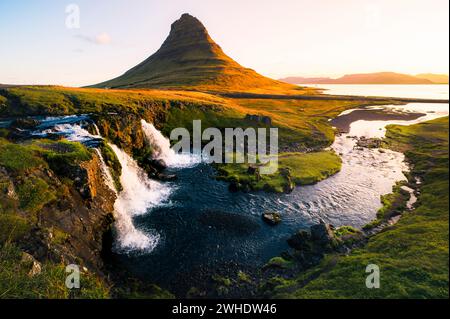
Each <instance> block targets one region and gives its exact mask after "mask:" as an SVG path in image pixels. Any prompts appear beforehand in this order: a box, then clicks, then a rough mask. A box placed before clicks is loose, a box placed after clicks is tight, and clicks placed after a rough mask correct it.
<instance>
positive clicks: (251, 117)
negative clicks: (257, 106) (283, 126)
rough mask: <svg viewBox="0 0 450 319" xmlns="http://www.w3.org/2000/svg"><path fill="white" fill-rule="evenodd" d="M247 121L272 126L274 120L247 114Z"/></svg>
mask: <svg viewBox="0 0 450 319" xmlns="http://www.w3.org/2000/svg"><path fill="white" fill-rule="evenodd" d="M245 119H246V120H248V121H252V122H257V123H261V124H265V125H269V126H270V125H272V119H271V118H270V117H269V116H264V115H254V114H246V115H245Z"/></svg>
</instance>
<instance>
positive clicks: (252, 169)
mask: <svg viewBox="0 0 450 319" xmlns="http://www.w3.org/2000/svg"><path fill="white" fill-rule="evenodd" d="M257 172H259V168H258V166H253V165H250V166H249V167H248V169H247V174H250V175H255V174H256V173H257Z"/></svg>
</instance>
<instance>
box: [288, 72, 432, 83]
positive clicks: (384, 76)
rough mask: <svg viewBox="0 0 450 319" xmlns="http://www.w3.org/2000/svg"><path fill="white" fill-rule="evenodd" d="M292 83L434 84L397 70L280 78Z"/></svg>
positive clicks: (424, 78)
mask: <svg viewBox="0 0 450 319" xmlns="http://www.w3.org/2000/svg"><path fill="white" fill-rule="evenodd" d="M280 81H285V82H287V83H292V84H433V83H434V82H433V81H432V80H431V79H427V78H426V77H423V78H420V77H417V76H413V75H409V74H402V73H395V72H377V73H360V74H347V75H344V76H342V77H340V78H337V79H331V78H303V77H289V78H284V79H280Z"/></svg>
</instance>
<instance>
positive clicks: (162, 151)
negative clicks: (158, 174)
mask: <svg viewBox="0 0 450 319" xmlns="http://www.w3.org/2000/svg"><path fill="white" fill-rule="evenodd" d="M141 125H142V130H143V132H144V134H145V138H146V139H147V141H148V142H149V143H150V145H151V146H152V147H153V158H154V159H160V160H162V161H164V163H165V164H166V165H167V166H169V167H176V168H187V167H192V166H195V165H196V164H198V163H200V161H201V159H200V157H199V156H195V155H193V154H177V153H175V151H174V150H173V149H172V148H171V147H170V140H169V139H168V138H166V137H165V136H164V135H162V134H161V132H160V131H158V130H157V129H156V128H155V127H154V126H153V124H151V123H147V122H146V121H145V120H141Z"/></svg>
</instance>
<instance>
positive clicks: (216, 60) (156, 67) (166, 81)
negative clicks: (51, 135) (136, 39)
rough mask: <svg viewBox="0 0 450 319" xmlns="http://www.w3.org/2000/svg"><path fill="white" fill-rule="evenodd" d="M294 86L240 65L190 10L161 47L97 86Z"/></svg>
mask: <svg viewBox="0 0 450 319" xmlns="http://www.w3.org/2000/svg"><path fill="white" fill-rule="evenodd" d="M273 86H277V87H282V88H292V86H290V85H288V84H285V83H282V82H279V81H275V80H272V79H269V78H267V77H264V76H262V75H260V74H258V73H256V72H255V71H254V70H251V69H247V68H244V67H242V66H241V65H239V64H238V63H237V62H236V61H234V60H233V59H231V58H230V57H228V56H227V55H226V54H225V53H224V52H223V51H222V49H221V48H220V46H219V45H217V44H216V43H215V42H214V41H213V40H212V39H211V37H210V36H209V34H208V31H207V30H206V28H205V27H204V26H203V24H202V23H201V22H200V21H199V20H198V19H197V18H195V17H193V16H191V15H189V14H183V15H182V16H181V18H180V19H178V20H177V21H175V22H174V23H173V24H172V26H171V30H170V34H169V36H168V37H167V39H166V40H165V41H164V43H163V44H162V46H161V48H159V50H158V51H156V52H155V53H154V54H153V55H151V56H150V57H149V58H147V59H146V60H145V61H143V62H141V63H140V64H138V65H137V66H135V67H134V68H132V69H130V70H128V71H127V72H126V73H124V74H123V75H121V76H119V77H117V78H115V79H112V80H109V81H106V82H103V83H99V84H97V85H94V87H102V88H103V87H109V88H187V89H206V90H238V91H239V90H245V89H254V88H262V87H273Z"/></svg>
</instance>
